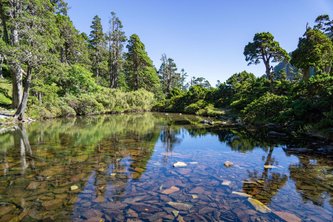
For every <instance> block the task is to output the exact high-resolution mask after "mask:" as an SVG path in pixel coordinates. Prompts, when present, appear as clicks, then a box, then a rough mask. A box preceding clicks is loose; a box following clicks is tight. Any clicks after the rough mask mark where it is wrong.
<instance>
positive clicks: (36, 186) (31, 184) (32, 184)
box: [26, 181, 40, 190]
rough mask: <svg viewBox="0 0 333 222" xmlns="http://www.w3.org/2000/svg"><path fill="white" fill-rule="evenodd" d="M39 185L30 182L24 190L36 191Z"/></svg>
mask: <svg viewBox="0 0 333 222" xmlns="http://www.w3.org/2000/svg"><path fill="white" fill-rule="evenodd" d="M39 184H40V183H39V182H35V181H33V182H30V183H29V185H28V186H27V188H26V189H27V190H36V189H37V188H38V186H39Z"/></svg>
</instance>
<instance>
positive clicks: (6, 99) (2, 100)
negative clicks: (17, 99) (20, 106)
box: [0, 78, 12, 107]
mask: <svg viewBox="0 0 333 222" xmlns="http://www.w3.org/2000/svg"><path fill="white" fill-rule="evenodd" d="M11 94H12V85H11V82H10V81H8V80H7V79H2V78H0V106H2V107H9V106H10V105H11V104H12V99H11Z"/></svg>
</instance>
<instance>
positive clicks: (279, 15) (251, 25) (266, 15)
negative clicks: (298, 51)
mask: <svg viewBox="0 0 333 222" xmlns="http://www.w3.org/2000/svg"><path fill="white" fill-rule="evenodd" d="M67 2H68V3H69V7H70V10H69V15H70V17H71V19H72V21H73V22H74V25H75V26H76V28H77V29H79V30H80V31H82V32H86V33H89V32H90V25H91V21H92V18H93V17H94V16H95V15H99V16H100V17H101V18H102V23H103V27H104V30H105V31H106V30H107V28H108V20H109V18H110V13H111V11H115V12H116V13H117V15H118V17H119V18H120V19H121V20H122V22H123V25H124V31H125V33H126V35H127V36H130V35H131V34H133V33H136V34H138V35H139V36H140V38H141V40H142V42H143V43H144V44H145V46H146V50H147V52H148V55H149V56H150V57H151V59H152V60H153V62H154V65H155V66H156V67H157V68H159V66H160V64H161V62H160V58H161V55H162V54H163V53H166V54H167V56H168V57H171V58H173V59H174V60H175V62H176V64H177V66H178V68H179V69H180V68H184V69H185V70H186V71H187V73H188V74H189V75H190V76H203V77H205V78H206V79H208V80H209V81H210V82H211V84H212V85H214V84H215V83H216V81H217V80H221V81H222V82H223V81H225V80H226V79H228V77H230V76H231V75H232V74H234V73H236V72H241V71H243V70H247V71H250V72H253V73H254V74H256V75H257V76H261V75H262V74H263V73H264V68H263V64H259V65H256V66H255V65H252V66H247V63H246V62H245V59H244V55H243V50H244V46H245V45H246V44H247V43H248V42H249V41H251V40H252V38H253V36H254V34H255V33H257V32H267V31H268V32H271V33H272V34H273V35H274V36H275V38H276V40H277V41H279V42H280V45H281V46H282V47H283V48H284V49H286V50H287V51H288V52H289V51H293V50H294V49H295V48H296V47H297V43H298V39H299V37H301V36H302V35H303V33H304V31H305V27H306V23H307V22H308V23H309V24H310V25H312V24H313V21H314V20H315V18H316V17H317V16H318V15H320V14H328V15H330V16H331V17H333V1H332V0H279V1H273V0H253V1H249V0H228V1H227V0H164V1H162V0H89V1H88V0H87V1H82V0H68V1H67Z"/></svg>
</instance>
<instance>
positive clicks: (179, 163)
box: [173, 161, 187, 167]
mask: <svg viewBox="0 0 333 222" xmlns="http://www.w3.org/2000/svg"><path fill="white" fill-rule="evenodd" d="M186 166H187V164H186V163H184V162H180V161H178V162H176V163H174V164H173V167H186Z"/></svg>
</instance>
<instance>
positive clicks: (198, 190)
mask: <svg viewBox="0 0 333 222" xmlns="http://www.w3.org/2000/svg"><path fill="white" fill-rule="evenodd" d="M203 192H205V189H204V188H202V187H196V188H194V189H192V190H190V193H198V194H201V193H203Z"/></svg>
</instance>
